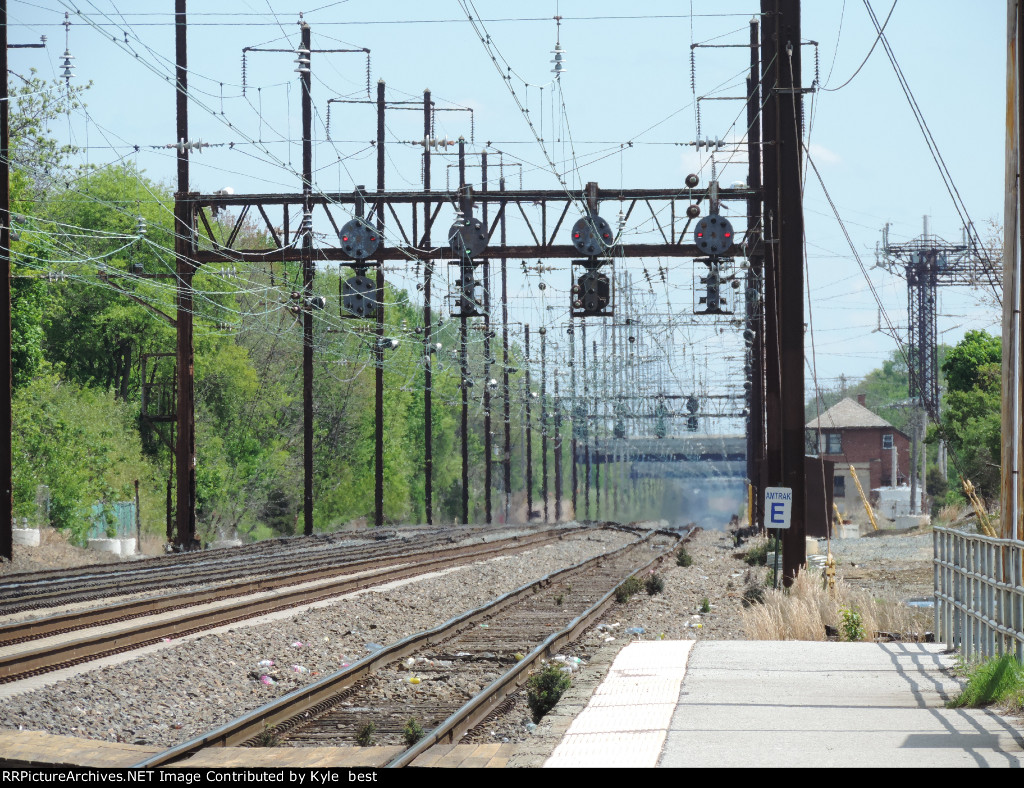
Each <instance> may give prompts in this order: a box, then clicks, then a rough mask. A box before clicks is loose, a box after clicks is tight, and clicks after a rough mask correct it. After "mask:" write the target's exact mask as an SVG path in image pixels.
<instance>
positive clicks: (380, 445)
mask: <svg viewBox="0 0 1024 788" xmlns="http://www.w3.org/2000/svg"><path fill="white" fill-rule="evenodd" d="M384 161H385V159H384V80H383V79H381V80H378V81H377V191H378V192H383V191H384ZM377 236H378V237H383V236H384V211H383V210H382V209H381V207H380V206H378V207H377ZM311 242H312V241H311ZM383 246H384V245H383V244H381V248H382V249H383ZM311 344H312V343H311ZM310 352H311V353H312V347H310ZM374 366H375V370H374V371H375V373H376V379H375V380H374V383H375V386H374V389H375V390H374V406H375V407H374V425H373V448H374V452H373V455H374V460H373V476H374V479H373V481H374V486H373V487H374V489H373V496H374V501H373V504H374V506H373V522H374V524H375V525H377V526H381V525H384V258H383V257H378V258H377V345H376V348H375V349H374ZM312 455H313V452H312V451H310V456H311V457H312Z"/></svg>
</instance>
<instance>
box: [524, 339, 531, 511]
mask: <svg viewBox="0 0 1024 788" xmlns="http://www.w3.org/2000/svg"><path fill="white" fill-rule="evenodd" d="M524 331H525V335H526V522H530V517H531V515H532V514H533V424H532V420H531V411H532V408H531V405H532V402H531V400H532V399H533V392H532V391H531V389H530V326H529V324H527V325H526V326H524Z"/></svg>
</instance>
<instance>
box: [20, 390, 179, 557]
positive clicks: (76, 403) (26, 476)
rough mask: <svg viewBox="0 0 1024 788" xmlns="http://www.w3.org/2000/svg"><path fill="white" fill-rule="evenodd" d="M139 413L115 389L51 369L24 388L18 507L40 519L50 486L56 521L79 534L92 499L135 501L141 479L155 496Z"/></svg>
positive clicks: (86, 524) (155, 485)
mask: <svg viewBox="0 0 1024 788" xmlns="http://www.w3.org/2000/svg"><path fill="white" fill-rule="evenodd" d="M134 415H135V414H134V413H133V411H132V410H131V408H129V407H127V406H126V405H124V404H123V403H119V402H117V401H116V399H115V398H114V397H113V395H111V394H109V393H107V392H103V391H98V390H96V389H91V388H84V387H81V386H78V385H76V384H74V383H69V382H63V381H61V380H60V379H59V378H58V377H57V376H56V375H54V374H52V373H51V374H47V375H43V376H40V377H38V378H36V379H35V380H32V381H30V382H29V383H27V384H26V385H25V386H23V387H22V388H21V389H19V391H18V393H17V394H16V396H15V398H14V432H13V433H12V435H11V439H12V455H13V457H14V458H15V462H14V509H15V513H16V514H17V515H19V516H26V517H30V518H33V519H34V516H35V509H36V506H35V495H36V487H37V485H40V484H45V485H48V486H49V488H50V524H51V525H53V526H54V527H56V528H59V529H64V530H67V531H69V532H70V533H71V535H72V536H73V537H74V538H76V539H78V540H81V539H83V538H84V536H85V533H86V531H87V530H88V528H89V524H90V515H89V509H90V507H91V506H92V504H93V503H95V502H97V501H105V502H113V501H115V500H122V501H128V500H131V499H132V498H133V496H134V484H133V482H134V480H135V479H139V480H140V483H141V485H142V486H143V489H144V490H146V488H148V493H149V495H150V498H149V500H154V499H156V498H157V497H158V496H159V486H158V485H159V482H158V481H156V478H155V476H156V474H155V472H154V469H153V468H152V466H151V465H150V464H149V463H148V462H147V461H146V460H145V459H144V457H143V455H142V445H141V442H140V440H139V436H138V433H137V432H136V431H135V418H134ZM149 508H150V509H151V510H152V509H154V508H155V507H149Z"/></svg>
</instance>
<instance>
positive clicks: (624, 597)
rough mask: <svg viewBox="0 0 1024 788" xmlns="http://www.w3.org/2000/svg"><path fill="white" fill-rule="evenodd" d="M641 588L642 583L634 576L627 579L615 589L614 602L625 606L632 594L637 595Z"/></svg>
mask: <svg viewBox="0 0 1024 788" xmlns="http://www.w3.org/2000/svg"><path fill="white" fill-rule="evenodd" d="M643 587H644V584H643V582H642V581H641V580H640V578H639V577H637V576H636V575H633V576H631V577H627V578H626V579H625V580H623V581H622V583H620V584H619V587H618V588H616V589H615V601H616V602H619V603H621V604H625V603H626V602H628V601H629V600H630V598H631V597H632V596H633V595H634V594H639V593H640V590H641V589H642V588H643Z"/></svg>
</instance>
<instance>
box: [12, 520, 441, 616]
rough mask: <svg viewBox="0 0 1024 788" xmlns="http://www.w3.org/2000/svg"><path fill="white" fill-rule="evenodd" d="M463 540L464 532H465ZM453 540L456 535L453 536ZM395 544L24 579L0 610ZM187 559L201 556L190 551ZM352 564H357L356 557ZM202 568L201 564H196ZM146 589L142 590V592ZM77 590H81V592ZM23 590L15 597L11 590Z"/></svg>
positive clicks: (367, 554)
mask: <svg viewBox="0 0 1024 788" xmlns="http://www.w3.org/2000/svg"><path fill="white" fill-rule="evenodd" d="M460 536H461V534H460ZM442 538H444V534H443V533H440V532H439V533H437V534H432V535H431V537H430V538H427V539H423V540H422V543H421V544H414V545H410V546H411V547H412V548H413V549H417V550H419V551H423V550H425V549H426V548H427V547H433V546H434V545H435V544H436V543H437V542H439V541H440V540H441V539H442ZM448 538H449V539H451V536H450V535H449V536H448ZM395 545H396V542H387V543H386V544H377V543H374V544H363V545H359V546H357V547H352V546H349V545H343V544H331V543H327V544H324V545H312V546H311V545H305V546H301V545H297V546H296V547H293V548H292V549H289V550H285V551H282V552H269V551H268V552H259V553H256V554H250V553H246V554H244V555H240V554H234V555H224V556H220V555H214V554H210V553H206V554H205V556H204V558H205V560H202V561H199V562H195V561H192V562H181V563H176V562H174V561H172V562H170V563H166V564H161V565H158V566H149V567H140V568H128V569H121V570H120V571H117V572H113V573H111V572H108V573H102V572H93V573H86V574H82V575H79V576H77V577H75V578H70V579H67V578H63V577H60V576H59V575H58V576H57V577H56V578H42V579H35V578H33V579H30V580H25V581H20V582H19V581H17V580H15V581H12V582H8V583H3V584H0V611H2V615H10V614H12V613H17V612H21V611H22V610H26V609H36V608H39V607H46V606H49V607H53V606H56V605H59V604H67V602H65V601H62V600H61V597H62V596H69V595H71V594H76V593H77V594H79V595H80V596H79V598H76V599H73V600H71V601H75V602H77V601H85V600H86V599H88V598H101V597H102V596H103V592H104V591H105V590H108V589H117V590H118V591H120V592H121V593H140V592H144V591H149V590H151V589H152V588H165V587H167V586H168V585H172V584H182V583H181V581H182V580H183V579H185V580H189V581H191V579H192V578H193V577H195V578H196V579H197V580H200V581H203V582H218V581H221V580H231V579H234V578H236V577H238V576H240V575H248V574H251V573H252V562H253V560H254V559H255V560H259V561H263V562H267V561H273V562H274V563H275V564H276V567H275V568H276V569H277V570H278V574H284V573H285V571H286V570H289V569H291V568H292V567H295V566H308V565H309V563H310V561H311V560H317V559H330V560H336V559H337V558H338V557H340V558H342V559H344V558H346V557H347V556H346V555H345V553H351V554H354V555H356V556H363V558H361V559H358V560H369V559H370V558H371V557H372V556H373V555H374V554H378V553H380V554H383V555H384V556H385V557H387V556H391V555H394V547H395ZM183 555H189V556H191V555H196V554H195V553H186V554H183ZM352 560H357V559H355V558H353V559H352ZM197 564H198V565H197ZM52 580H56V581H57V583H58V584H55V585H51V584H49V583H50V581H52ZM84 582H88V583H89V587H88V588H89V590H88V592H85V591H83V590H81V589H80V586H81V584H82V583H84ZM139 587H141V588H139ZM76 589H78V590H76ZM18 591H21V592H22V593H20V594H18V595H14V593H12V592H18ZM50 600H57V601H56V602H55V603H54V604H53V605H46V604H45V603H46V602H48V601H50Z"/></svg>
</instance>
